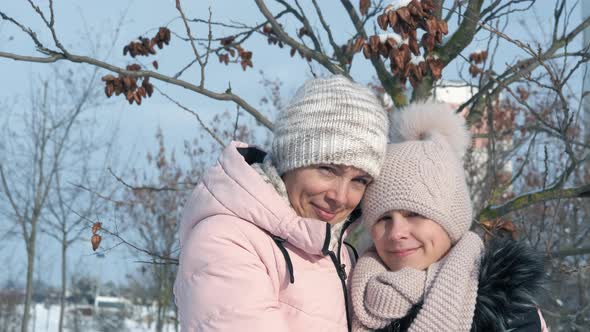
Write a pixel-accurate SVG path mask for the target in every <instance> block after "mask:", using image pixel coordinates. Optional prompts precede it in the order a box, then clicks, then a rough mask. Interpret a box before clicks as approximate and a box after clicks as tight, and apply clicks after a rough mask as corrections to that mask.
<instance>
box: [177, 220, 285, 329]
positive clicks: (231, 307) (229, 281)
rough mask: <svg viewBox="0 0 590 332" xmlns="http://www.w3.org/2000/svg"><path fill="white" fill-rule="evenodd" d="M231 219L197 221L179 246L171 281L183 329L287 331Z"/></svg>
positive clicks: (262, 271) (260, 267)
mask: <svg viewBox="0 0 590 332" xmlns="http://www.w3.org/2000/svg"><path fill="white" fill-rule="evenodd" d="M231 218H233V217H229V216H216V217H212V218H209V219H208V220H205V221H203V222H201V223H200V224H199V225H197V227H195V228H194V229H193V230H192V231H191V234H190V235H189V237H188V238H187V241H186V242H185V244H184V247H183V248H182V253H181V255H180V266H179V271H178V274H177V276H176V282H175V284H174V295H175V300H176V305H177V306H178V311H179V318H180V325H181V330H182V331H183V332H201V331H277V332H280V331H287V330H288V327H287V324H286V320H285V318H284V317H283V315H282V313H281V311H280V310H279V302H278V294H277V290H276V287H275V286H273V283H272V280H271V279H270V277H269V275H268V273H267V269H266V266H265V265H264V264H263V262H262V260H261V259H260V257H259V256H258V255H257V254H256V251H255V250H253V248H252V246H251V244H250V242H249V240H248V239H247V238H246V237H245V235H244V234H243V233H241V231H240V230H239V227H234V226H235V222H234V221H233V220H229V219H231ZM240 222H241V221H240ZM249 244H250V245H249Z"/></svg>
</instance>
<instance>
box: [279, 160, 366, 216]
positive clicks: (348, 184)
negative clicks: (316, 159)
mask: <svg viewBox="0 0 590 332" xmlns="http://www.w3.org/2000/svg"><path fill="white" fill-rule="evenodd" d="M283 181H284V182H285V186H286V187H287V193H288V194H289V201H290V202H291V205H292V206H293V208H294V209H295V212H297V214H298V215H299V216H301V217H305V218H314V219H319V220H322V221H325V222H327V223H329V224H337V223H339V222H341V221H343V220H344V219H345V218H346V217H348V215H349V214H350V213H351V212H352V210H354V208H355V207H356V206H357V205H358V204H359V202H360V201H361V198H362V197H363V194H364V193H365V189H366V188H367V185H368V184H369V182H371V181H372V178H371V176H370V175H368V174H367V173H366V172H364V171H362V170H360V169H358V168H356V167H352V166H343V165H333V164H321V165H314V166H309V167H301V168H297V169H294V170H292V171H289V172H287V173H285V174H284V175H283Z"/></svg>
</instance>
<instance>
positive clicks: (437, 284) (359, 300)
mask: <svg viewBox="0 0 590 332" xmlns="http://www.w3.org/2000/svg"><path fill="white" fill-rule="evenodd" d="M482 252H483V242H482V241H481V239H480V238H479V236H478V235H476V234H475V233H472V232H467V233H466V234H464V235H463V237H462V238H461V239H460V240H459V241H458V242H457V244H456V245H455V246H454V247H453V248H452V249H451V250H450V251H449V253H448V254H447V255H446V256H445V257H444V258H443V259H442V260H440V261H439V262H438V263H435V264H432V265H431V266H430V267H429V268H428V269H427V270H426V271H419V270H414V269H411V268H403V269H401V270H400V271H396V272H391V271H388V270H387V267H386V266H385V264H384V263H383V262H382V261H381V259H380V258H379V257H378V256H377V253H376V252H375V251H368V252H367V253H365V254H364V255H363V256H362V257H361V258H360V259H359V261H358V263H357V265H356V267H355V269H354V270H353V272H352V276H351V283H350V287H351V302H352V307H353V331H355V332H358V331H371V330H375V329H380V328H384V327H386V326H388V325H390V324H391V323H392V322H393V321H394V320H397V319H400V318H402V317H404V316H405V315H406V314H407V313H408V311H409V310H410V309H411V307H412V306H413V305H415V304H418V303H419V302H421V301H423V304H422V308H421V310H420V312H419V313H418V315H417V316H416V318H415V319H414V321H413V322H412V325H411V326H410V328H409V331H413V332H427V331H428V332H430V331H457V332H467V331H470V330H471V324H472V321H473V315H474V311H475V302H476V298H477V285H478V273H479V264H480V258H481V255H482Z"/></svg>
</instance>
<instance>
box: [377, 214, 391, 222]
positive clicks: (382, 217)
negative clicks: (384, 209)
mask: <svg viewBox="0 0 590 332" xmlns="http://www.w3.org/2000/svg"><path fill="white" fill-rule="evenodd" d="M388 220H391V217H390V216H389V215H384V216H381V217H380V218H379V219H377V222H381V221H388Z"/></svg>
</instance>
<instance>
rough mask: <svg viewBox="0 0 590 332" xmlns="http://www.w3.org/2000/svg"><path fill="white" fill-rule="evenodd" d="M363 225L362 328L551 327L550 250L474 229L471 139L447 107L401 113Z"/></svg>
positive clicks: (358, 314)
mask: <svg viewBox="0 0 590 332" xmlns="http://www.w3.org/2000/svg"><path fill="white" fill-rule="evenodd" d="M391 120H392V121H391V124H390V125H391V126H392V128H391V131H390V140H391V144H390V145H389V146H388V149H387V153H386V157H385V162H384V165H383V168H382V170H381V174H380V176H379V177H378V178H377V179H376V180H375V181H374V182H373V183H372V184H371V185H370V186H369V188H368V189H367V192H366V195H365V198H364V201H363V204H362V211H363V216H362V218H363V224H364V226H365V227H367V229H368V231H369V232H370V234H371V237H372V239H373V242H374V244H375V246H374V248H372V249H370V250H369V251H368V252H367V253H365V254H364V255H363V256H362V257H361V258H360V259H359V262H358V264H357V265H356V267H355V269H354V271H353V273H352V277H351V284H350V287H351V299H352V306H353V314H354V316H353V317H354V318H353V331H372V330H376V331H438V332H442V331H450V332H451V331H452V332H457V331H507V330H510V331H534V332H538V331H546V327H545V323H544V321H543V319H542V317H541V316H540V312H538V310H537V309H536V307H535V302H534V295H535V294H536V293H537V291H538V290H539V288H540V285H541V281H542V279H543V261H542V259H541V257H540V256H539V255H538V254H536V253H535V252H533V251H532V250H531V249H529V248H528V247H527V246H525V245H524V244H522V243H519V242H513V241H507V240H502V239H495V240H492V241H491V242H490V243H489V244H488V245H487V247H484V244H483V242H482V240H481V239H480V237H479V236H478V235H477V234H475V233H473V232H471V231H469V227H470V225H471V221H472V207H471V200H470V197H469V191H468V188H467V185H466V182H465V177H464V169H463V166H462V157H463V154H464V152H465V151H466V149H467V147H468V145H469V143H470V137H469V133H468V131H467V130H466V128H465V126H464V120H463V118H461V117H460V116H458V115H456V114H455V113H454V112H453V111H452V110H451V109H450V107H448V106H447V105H444V104H436V103H426V104H415V105H411V106H410V107H408V109H406V110H403V111H398V112H395V113H394V114H393V115H392V119H391Z"/></svg>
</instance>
